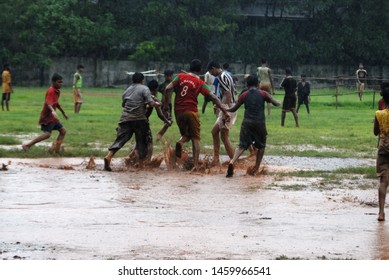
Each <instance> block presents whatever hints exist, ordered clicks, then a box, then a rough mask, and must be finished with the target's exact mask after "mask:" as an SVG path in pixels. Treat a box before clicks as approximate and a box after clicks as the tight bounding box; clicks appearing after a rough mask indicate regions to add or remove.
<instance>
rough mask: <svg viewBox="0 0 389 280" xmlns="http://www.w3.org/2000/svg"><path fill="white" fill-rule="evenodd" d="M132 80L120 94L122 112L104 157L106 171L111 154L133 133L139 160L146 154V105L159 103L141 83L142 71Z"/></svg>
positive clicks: (142, 78) (148, 133)
mask: <svg viewBox="0 0 389 280" xmlns="http://www.w3.org/2000/svg"><path fill="white" fill-rule="evenodd" d="M132 82H133V84H132V85H131V86H129V87H128V88H127V90H126V91H125V92H124V94H123V96H122V107H123V112H122V115H121V117H120V120H119V124H118V128H117V136H116V139H115V141H114V143H113V144H112V146H111V147H110V148H109V149H108V150H109V152H108V154H107V155H106V156H105V158H104V170H106V171H112V169H111V161H112V158H113V156H114V155H115V154H116V153H117V152H118V151H119V150H120V149H121V148H122V147H123V146H124V144H126V143H127V142H128V141H129V140H130V139H131V138H132V136H133V135H134V134H135V141H136V144H135V145H136V150H137V151H138V158H139V160H140V161H143V160H144V159H145V158H146V156H147V149H148V144H149V143H150V141H151V139H150V126H149V121H148V120H147V117H146V105H149V106H151V107H160V106H161V103H159V102H155V101H154V100H153V98H152V96H151V92H150V90H149V88H148V87H147V86H145V85H144V84H143V83H144V75H143V74H142V73H139V72H136V73H134V75H133V76H132ZM140 164H142V162H141V163H140Z"/></svg>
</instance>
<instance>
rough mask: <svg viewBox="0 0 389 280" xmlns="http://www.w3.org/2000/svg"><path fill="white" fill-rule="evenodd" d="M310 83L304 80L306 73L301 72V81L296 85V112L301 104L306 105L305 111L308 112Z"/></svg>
mask: <svg viewBox="0 0 389 280" xmlns="http://www.w3.org/2000/svg"><path fill="white" fill-rule="evenodd" d="M310 94H311V85H310V83H308V82H307V81H306V75H305V74H301V81H300V82H299V83H298V85H297V98H298V105H297V110H296V112H297V113H298V112H299V109H300V106H301V104H303V103H304V104H305V107H307V112H308V114H309V113H310V112H309V101H310V100H311V96H310Z"/></svg>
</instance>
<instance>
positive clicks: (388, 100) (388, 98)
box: [382, 87, 389, 104]
mask: <svg viewBox="0 0 389 280" xmlns="http://www.w3.org/2000/svg"><path fill="white" fill-rule="evenodd" d="M382 98H383V99H384V101H385V104H389V87H387V88H384V89H383V90H382Z"/></svg>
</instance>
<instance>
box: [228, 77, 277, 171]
mask: <svg viewBox="0 0 389 280" xmlns="http://www.w3.org/2000/svg"><path fill="white" fill-rule="evenodd" d="M247 87H248V90H247V91H246V92H244V93H243V94H242V95H241V96H240V97H239V99H238V101H237V103H236V104H235V105H234V106H233V107H232V108H231V109H228V110H227V111H228V112H235V111H237V110H238V109H239V107H240V106H241V105H244V108H245V111H244V118H243V121H242V126H241V129H240V138H239V146H238V147H237V148H236V150H235V154H234V157H233V158H232V159H231V160H230V163H229V164H228V170H227V175H226V177H232V176H233V175H234V164H235V163H236V161H237V160H238V159H239V157H240V155H241V154H242V153H243V152H244V151H245V150H247V149H248V148H249V146H250V145H253V146H254V147H256V148H257V149H258V150H257V155H256V161H255V165H254V166H253V167H252V168H251V170H250V172H249V174H250V175H254V174H255V173H256V172H257V171H258V169H259V166H260V164H261V161H262V158H263V154H264V153H265V147H266V135H267V130H266V119H265V113H264V109H265V102H268V103H271V104H273V105H274V106H280V104H281V103H280V102H279V101H277V100H275V99H274V98H273V97H272V96H271V95H270V94H269V93H268V92H266V91H263V90H258V77H257V76H255V75H250V76H249V77H248V78H247Z"/></svg>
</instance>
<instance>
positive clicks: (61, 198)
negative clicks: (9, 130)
mask: <svg viewBox="0 0 389 280" xmlns="http://www.w3.org/2000/svg"><path fill="white" fill-rule="evenodd" d="M121 161H122V160H121V159H115V160H114V162H113V169H114V171H115V172H104V171H102V168H103V162H102V160H96V167H95V168H94V169H89V170H87V169H86V166H87V162H88V159H80V158H76V159H74V158H73V159H69V158H52V159H0V165H1V164H2V163H4V164H9V165H8V166H7V167H6V169H8V170H4V171H0V224H1V228H0V258H1V259H8V260H9V259H39V260H46V259H83V260H86V259H102V260H106V259H276V258H278V257H281V256H284V257H287V258H301V259H317V258H326V259H362V260H364V259H389V221H387V222H384V223H378V222H377V221H376V218H377V216H376V214H377V206H376V203H377V199H376V196H377V191H376V189H366V190H363V189H353V188H342V186H339V187H338V188H332V189H329V190H323V189H321V190H320V189H315V188H305V189H300V190H299V189H297V190H285V189H282V188H277V187H272V188H269V186H270V185H272V184H273V183H274V175H259V176H256V177H252V176H247V175H245V172H244V170H237V173H236V174H235V175H234V177H233V178H225V176H224V172H225V167H222V168H221V170H220V171H219V170H216V171H212V172H210V174H190V172H187V171H169V170H167V169H166V168H165V167H164V166H161V167H160V168H156V169H153V170H148V171H144V170H143V171H140V170H135V169H129V170H127V169H126V168H122V165H121ZM265 164H266V168H267V170H270V171H275V172H276V171H277V170H281V169H282V170H287V169H290V170H295V169H309V168H311V169H316V170H319V169H320V170H323V169H326V168H333V167H334V166H335V165H336V166H337V167H338V168H339V167H348V164H350V165H351V166H368V165H371V164H374V161H371V160H353V159H348V160H344V159H342V160H337V161H336V159H312V158H302V159H301V158H288V157H283V158H280V157H266V159H265ZM320 167H323V168H320ZM324 167H326V168H324ZM285 180H288V178H286V179H285Z"/></svg>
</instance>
